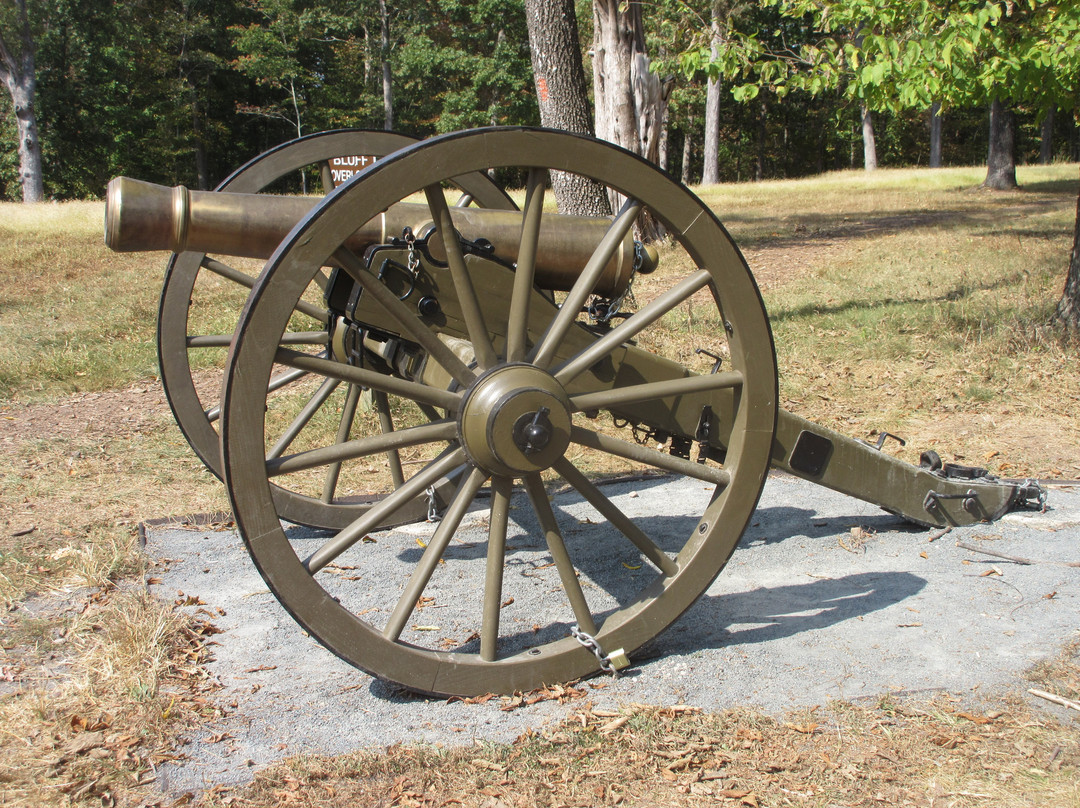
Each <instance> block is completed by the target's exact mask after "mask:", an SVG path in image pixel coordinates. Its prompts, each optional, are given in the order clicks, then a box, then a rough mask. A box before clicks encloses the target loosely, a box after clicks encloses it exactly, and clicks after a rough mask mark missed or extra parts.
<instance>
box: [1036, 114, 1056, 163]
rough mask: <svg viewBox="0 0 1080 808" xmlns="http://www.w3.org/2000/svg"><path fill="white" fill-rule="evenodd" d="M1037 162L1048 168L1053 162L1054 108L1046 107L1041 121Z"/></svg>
mask: <svg viewBox="0 0 1080 808" xmlns="http://www.w3.org/2000/svg"><path fill="white" fill-rule="evenodd" d="M1039 162H1040V163H1041V164H1042V165H1044V166H1048V165H1050V164H1051V163H1052V162H1054V108H1053V107H1047V109H1046V117H1044V118H1043V119H1042V131H1041V132H1040V137H1039Z"/></svg>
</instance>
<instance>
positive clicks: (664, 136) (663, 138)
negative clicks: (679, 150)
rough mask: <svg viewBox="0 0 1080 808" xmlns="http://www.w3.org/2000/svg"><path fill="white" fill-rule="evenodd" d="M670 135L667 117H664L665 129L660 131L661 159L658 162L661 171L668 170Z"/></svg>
mask: <svg viewBox="0 0 1080 808" xmlns="http://www.w3.org/2000/svg"><path fill="white" fill-rule="evenodd" d="M669 134H670V133H669V132H668V122H667V116H666V115H665V116H664V128H663V129H661V130H660V159H659V161H658V162H657V165H658V166H660V168H661V170H663V171H667V170H668V135H669Z"/></svg>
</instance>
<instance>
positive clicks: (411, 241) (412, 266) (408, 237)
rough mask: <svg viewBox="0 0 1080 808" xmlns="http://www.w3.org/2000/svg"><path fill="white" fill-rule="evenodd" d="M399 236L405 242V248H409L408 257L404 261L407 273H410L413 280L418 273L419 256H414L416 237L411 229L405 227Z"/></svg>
mask: <svg viewBox="0 0 1080 808" xmlns="http://www.w3.org/2000/svg"><path fill="white" fill-rule="evenodd" d="M401 235H402V237H403V238H404V240H405V246H406V247H408V248H409V257H408V259H407V260H406V264H407V265H408V268H409V272H410V273H412V276H413V278H415V277H416V275H417V273H418V272H419V271H420V256H419V255H417V254H416V235H415V234H414V233H413V231H412V228H411V227H406V228H405V230H404V231H403V232H402V234H401Z"/></svg>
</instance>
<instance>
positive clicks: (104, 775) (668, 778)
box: [0, 167, 1080, 808]
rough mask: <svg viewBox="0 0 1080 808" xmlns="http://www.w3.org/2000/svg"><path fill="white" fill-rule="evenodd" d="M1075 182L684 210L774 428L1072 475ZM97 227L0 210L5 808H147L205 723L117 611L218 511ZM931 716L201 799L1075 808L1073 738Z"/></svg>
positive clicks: (1019, 715)
mask: <svg viewBox="0 0 1080 808" xmlns="http://www.w3.org/2000/svg"><path fill="white" fill-rule="evenodd" d="M1075 173H1076V172H1075V167H1052V168H1050V169H1027V170H1022V171H1021V174H1020V176H1021V181H1022V182H1023V183H1024V184H1025V186H1026V187H1025V190H1023V191H1021V192H1017V193H1015V194H1006V195H988V194H985V193H981V192H974V191H971V190H970V188H971V187H973V186H974V185H976V184H977V182H978V181H979V179H980V178H979V176H978V172H974V171H963V170H958V171H944V172H889V171H882V172H879V173H878V174H877V175H874V176H872V177H866V176H864V175H862V174H846V175H831V176H828V177H825V178H822V179H820V180H816V181H806V182H799V183H764V184H760V185H754V186H751V185H742V186H735V187H723V188H716V189H704V190H703V194H704V196H705V198H706V199H707V200H708V201H709V202H710V203H711V204H712V205H713V206H714V207H715V208H716V210H717V211H718V213H719V215H720V216H721V218H722V219H723V220H724V221H725V222H726V223H727V224H728V225H729V227H730V228H731V230H732V232H733V234H734V235H735V237H736V239H737V241H739V243H740V244H742V245H743V246H744V248H745V249H746V251H747V255H748V259H749V261H750V264H751V266H752V267H753V268H754V270H755V273H756V274H757V277H758V279H759V282H760V284H761V286H762V288H763V290H764V295H765V298H766V304H767V307H768V309H769V312H770V315H771V317H772V322H773V326H774V331H775V335H776V342H777V347H778V362H779V366H780V372H781V380H782V385H783V394H784V401H783V404H784V406H786V407H788V408H789V409H792V410H793V411H795V412H797V413H798V414H801V415H804V416H807V417H809V418H811V419H814V420H818V421H821V422H822V423H824V424H826V425H828V426H832V427H834V428H837V429H838V430H840V431H841V432H844V433H847V434H851V435H855V436H857V437H866V436H869V435H872V434H874V432H875V431H876V430H879V429H887V430H888V431H890V432H897V433H899V434H901V435H904V436H905V437H908V438H910V441H909V444H908V447H907V448H905V449H904V450H903V451H902V452H901V453H902V454H904V455H905V456H907V457H909V458H911V459H914V458H915V457H917V454H918V452H919V451H920V450H921V449H923V448H929V447H935V448H938V449H939V451H941V452H942V455H943V457H945V459H947V460H950V459H957V460H960V461H961V462H973V463H978V464H988V465H990V467H991V468H992V469H993V470H995V471H998V472H1000V473H1003V474H1008V475H1016V476H1021V475H1028V474H1031V475H1038V476H1044V477H1045V476H1052V477H1063V476H1064V477H1077V476H1080V460H1078V458H1080V452H1078V451H1077V447H1078V446H1080V426H1078V424H1080V419H1077V418H1076V417H1075V416H1074V415H1073V411H1074V410H1076V409H1077V408H1076V407H1075V406H1070V405H1071V404H1073V402H1076V401H1080V381H1078V377H1077V374H1076V373H1075V368H1074V365H1075V357H1076V352H1077V346H1076V345H1075V343H1070V342H1068V341H1066V340H1063V338H1061V337H1060V336H1059V335H1058V334H1056V333H1055V332H1053V331H1052V330H1050V329H1048V328H1047V327H1046V321H1047V319H1048V315H1049V312H1050V310H1051V308H1052V306H1053V304H1054V303H1055V302H1056V299H1057V296H1058V295H1059V294H1060V289H1061V283H1062V280H1063V277H1064V268H1065V261H1066V260H1067V255H1068V246H1069V234H1070V233H1071V226H1072V216H1073V214H1074V211H1075V199H1076V185H1075ZM100 212H101V208H100V204H95V203H73V204H71V205H46V206H38V207H35V208H24V207H22V206H18V205H10V204H5V205H3V206H0V214H2V217H0V220H2V221H3V224H2V225H0V304H2V306H0V332H2V334H3V336H4V341H5V345H6V346H7V347H8V351H7V352H5V357H6V358H4V359H0V419H2V421H3V423H4V424H5V430H4V432H3V433H0V445H2V447H3V452H4V457H5V462H4V464H3V466H2V467H0V480H2V482H3V490H2V491H0V603H2V604H3V605H4V606H5V608H6V611H5V612H4V613H3V615H2V625H0V638H2V639H0V642H2V646H3V652H2V656H0V660H2V661H0V666H2V668H0V680H3V681H0V688H2V689H0V726H2V727H3V728H4V729H3V740H0V802H3V804H5V805H7V804H11V805H70V804H80V805H103V804H104V805H109V804H112V803H113V802H116V803H118V804H135V803H137V802H138V801H140V800H142V799H143V798H144V797H150V798H151V801H152V800H153V793H154V792H153V788H154V786H153V784H152V782H149V781H151V780H152V777H153V766H152V764H154V763H155V762H156V761H157V760H159V759H161V758H162V756H165V755H168V754H169V752H168V748H169V744H170V743H171V741H173V740H175V738H176V737H177V736H178V734H179V733H181V732H182V731H183V728H184V727H186V726H189V724H190V722H192V721H195V720H197V719H198V716H199V714H200V713H201V712H203V711H213V709H214V708H213V707H212V705H211V703H210V702H209V701H208V698H207V695H206V694H205V693H202V692H201V691H200V689H199V688H200V687H201V686H203V684H204V683H203V681H202V679H201V674H200V667H199V665H200V660H201V658H202V657H201V655H202V654H204V653H205V649H204V648H202V637H203V635H204V633H205V632H206V631H208V630H209V629H208V628H207V627H206V626H205V625H202V626H200V625H197V624H196V625H193V624H191V623H187V622H184V621H181V620H180V619H179V618H178V617H176V615H175V614H174V613H173V611H172V609H171V605H170V604H162V603H158V602H154V601H150V600H149V599H147V598H146V597H145V595H143V594H142V588H141V580H142V579H143V577H144V576H146V575H152V574H153V572H152V570H149V571H148V570H146V569H145V567H144V563H145V562H144V560H143V558H142V556H141V553H140V550H139V547H138V543H137V538H136V527H137V525H138V523H139V522H141V521H144V520H147V519H151V518H157V517H161V516H163V515H168V514H190V513H201V512H213V511H218V510H221V509H222V508H223V507H224V505H225V501H224V497H223V494H222V492H221V489H220V486H219V484H218V483H217V482H216V481H215V480H213V479H212V478H211V477H210V475H208V474H207V473H206V472H205V471H203V470H202V467H201V465H200V464H199V462H198V461H197V460H196V459H195V458H194V457H193V456H192V455H191V453H190V451H189V449H188V448H187V446H186V443H185V442H184V441H183V439H182V437H181V436H180V435H179V433H178V432H177V431H176V429H175V427H173V426H172V425H171V418H170V416H169V414H168V409H167V407H166V406H165V403H164V400H163V397H162V395H161V393H160V389H159V388H158V386H157V382H156V381H155V379H154V376H155V373H156V371H155V368H154V357H153V354H154V351H153V346H152V340H153V313H154V307H155V301H156V297H157V291H158V290H157V286H158V283H159V280H160V277H161V273H162V269H163V264H164V259H163V258H162V257H161V256H159V255H155V256H151V257H139V256H129V257H122V256H116V255H113V254H110V253H107V252H106V251H105V249H104V247H103V246H102V245H101V237H100ZM672 269H673V267H666V268H665V269H664V270H663V271H665V272H669V271H671V270H672ZM659 277H660V276H657V278H659ZM648 280H649V279H642V281H643V282H642V283H641V284H640V285H639V289H638V292H639V296H640V298H641V299H642V300H644V299H647V297H648V293H649V283H648ZM670 319H671V329H670V331H669V333H668V334H667V335H661V336H660V337H659V339H661V340H662V341H663V342H664V343H665V348H667V349H670V350H671V351H672V352H674V354H675V355H677V356H678V357H680V359H681V360H682V361H684V362H685V363H686V364H687V365H692V366H695V365H694V363H698V362H705V361H706V360H704V359H701V358H700V357H695V356H694V354H693V350H694V349H695V348H696V347H702V345H703V343H706V342H707V340H708V338H709V333H710V330H711V329H714V328H715V325H716V324H715V312H712V313H710V312H709V311H708V307H707V306H699V305H698V303H697V302H696V301H695V302H694V303H693V304H691V305H688V306H687V307H686V310H685V312H683V311H680V312H677V313H675V315H673V316H672V317H671V318H670ZM223 322H224V320H223ZM702 369H703V368H702ZM1077 670H1078V668H1077V662H1076V657H1075V650H1073V651H1071V652H1068V653H1066V654H1064V655H1063V656H1062V657H1061V659H1059V660H1056V661H1054V662H1052V663H1047V664H1046V665H1045V666H1043V668H1040V670H1039V671H1037V673H1036V674H1035V675H1036V676H1037V677H1038V682H1039V686H1041V687H1044V688H1045V689H1048V690H1052V691H1053V692H1057V693H1059V694H1061V695H1064V696H1066V697H1068V698H1073V699H1076V698H1077V695H1078V692H1077V684H1076V683H1077V681H1078V680H1077ZM958 710H959V708H957V707H956V706H955V705H953V704H951V703H950V702H949V701H948V699H947V698H944V697H943V698H942V699H940V700H937V701H935V702H932V703H926V704H906V705H898V704H892V703H888V702H885V703H882V704H878V705H860V706H851V705H833V706H831V707H830V708H829V709H828V710H819V711H817V712H816V713H813V714H806V715H798V716H790V717H788V718H786V719H782V720H775V719H772V718H768V717H764V716H761V715H754V714H747V713H724V714H721V715H717V716H701V715H693V714H688V713H685V712H672V711H668V712H665V711H662V710H659V709H657V708H634V709H633V710H628V712H630V713H632V715H631V716H630V717H629V718H628V719H627V721H626V722H625V723H623V724H622V725H621V726H620V727H618V728H617V729H612V730H610V731H604V729H603V727H604V726H605V725H610V724H611V723H612V722H613V721H616V720H618V717H614V716H605V715H598V714H596V713H595V712H591V711H590V710H588V709H587V708H584V707H583V708H582V709H581V710H580V711H579V713H580V715H579V717H578V719H577V720H576V722H575V721H571V722H569V723H568V724H567V725H565V726H563V727H559V728H555V729H553V730H552V731H551V732H548V733H545V735H542V736H535V737H530V738H523V739H522V740H521V741H520V742H519V743H518V744H515V745H511V746H506V747H490V748H484V749H482V750H460V749H458V750H436V749H417V748H404V747H402V748H395V749H392V750H390V751H389V752H388V753H387V754H385V755H383V754H366V755H360V756H353V757H348V758H343V759H335V760H300V761H293V762H291V763H289V764H287V765H285V766H282V767H278V768H275V769H273V770H270V771H268V772H266V773H264V774H263V775H261V776H260V778H259V779H258V781H257V782H256V783H255V784H254V785H253V786H252V787H251V788H250V789H248V790H245V791H241V792H230V793H227V794H221V793H219V794H208V795H206V796H205V801H207V802H208V803H221V804H230V803H229V802H228V801H229V800H232V803H231V804H237V805H249V804H250V805H262V804H285V803H287V802H301V803H305V802H306V803H309V804H313V805H318V804H330V803H331V802H333V804H335V805H339V804H348V803H350V802H357V803H363V802H365V801H366V802H371V803H376V802H380V801H381V802H384V803H385V804H398V805H410V804H412V805H423V804H439V802H440V801H449V802H450V803H454V802H455V801H456V800H460V801H462V802H463V803H464V804H482V803H483V802H484V801H485V800H487V801H488V805H489V806H491V807H492V808H493V807H494V806H496V805H498V804H499V802H500V801H501V802H502V803H503V804H506V805H511V804H525V805H533V804H536V805H547V804H559V803H561V804H605V803H614V802H616V801H617V799H618V798H619V797H621V798H622V799H621V802H620V804H624V805H644V804H660V805H684V804H696V803H699V802H719V803H720V804H731V805H737V804H739V803H743V804H755V803H757V804H761V805H783V804H793V805H878V804H903V803H904V802H905V801H906V802H909V803H912V804H918V805H932V806H936V808H941V807H942V806H951V805H955V806H957V807H958V808H963V806H967V805H1027V804H1039V805H1069V804H1078V802H1080V796H1078V794H1077V786H1076V782H1077V777H1076V767H1077V754H1078V753H1077V747H1076V744H1077V732H1076V728H1075V727H1076V725H1075V724H1068V723H1065V722H1064V721H1063V722H1060V723H1059V722H1057V721H1055V720H1052V719H1050V718H1047V717H1046V715H1044V714H1036V713H1031V712H1029V711H1027V710H1026V708H1024V707H1023V705H1021V704H1020V703H1009V704H1005V705H1004V706H991V707H990V713H991V714H992V713H994V712H996V711H998V710H1003V712H1002V713H1001V714H1000V715H997V716H995V717H993V718H991V719H989V720H987V721H985V722H984V721H983V720H982V719H984V718H986V715H984V714H979V715H976V714H974V713H972V714H970V715H969V716H965V715H964V714H963V711H958ZM811 725H816V726H814V727H813V728H812V730H810V731H805V730H806V729H807V728H808V727H810V726H811ZM793 727H794V728H793ZM799 727H801V728H802V729H803V730H804V731H800V730H799ZM691 747H693V748H691ZM697 747H701V748H700V749H697ZM684 750H688V751H687V752H686V753H685V754H681V755H679V756H678V757H670V756H667V757H666V756H665V755H674V754H675V753H678V752H683V751H684ZM680 760H682V761H683V762H682V763H680V762H679V761H680ZM481 761H484V762H481ZM552 761H554V762H552ZM434 764H438V765H434ZM488 764H490V765H488ZM672 764H675V765H672ZM590 772H606V773H607V774H590ZM665 772H667V774H665ZM552 785H554V789H553V788H552ZM984 795H985V796H984ZM170 801H171V800H165V801H162V802H161V804H169V802H170Z"/></svg>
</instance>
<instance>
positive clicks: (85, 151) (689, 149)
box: [0, 0, 1080, 200]
mask: <svg viewBox="0 0 1080 808" xmlns="http://www.w3.org/2000/svg"><path fill="white" fill-rule="evenodd" d="M19 5H20V4H19V3H14V4H12V3H8V2H5V3H3V4H2V5H0V32H3V33H4V34H5V36H6V38H7V41H8V45H9V49H11V50H12V51H15V50H16V49H17V46H18V41H19V37H18V20H17V7H18V6H19ZM713 5H714V3H710V2H707V1H706V0H685V1H684V2H668V0H658V2H656V3H652V4H649V5H647V6H645V7H643V15H642V17H643V22H644V25H645V29H646V30H645V34H646V38H647V43H648V50H649V53H650V54H651V56H652V58H653V62H654V65H658V66H659V67H660V71H659V73H658V75H660V77H661V81H662V82H663V83H664V86H665V89H666V90H667V91H668V92H669V93H670V95H669V96H668V104H667V116H666V120H665V124H664V127H663V134H662V137H661V143H660V163H661V165H662V166H664V167H665V168H666V169H667V170H668V171H669V172H670V173H671V174H673V175H674V176H675V177H677V178H680V179H682V180H683V181H685V182H689V183H698V182H700V181H701V180H702V176H703V174H702V172H703V145H704V134H703V133H704V127H705V107H706V82H707V80H706V74H705V72H704V70H697V71H693V70H691V71H687V70H685V69H679V59H680V56H681V55H683V54H685V53H686V52H687V50H688V49H691V48H693V47H695V46H696V45H697V44H698V43H697V42H695V38H705V39H706V40H707V37H708V33H709V24H710V13H711V10H712V8H711V7H712V6H713ZM729 5H731V4H729ZM591 6H592V3H591V0H579V2H578V14H577V18H578V23H579V31H580V41H581V50H582V53H583V55H584V58H585V60H586V74H587V75H588V74H589V73H590V70H589V68H588V64H589V59H590V47H591V45H592V41H593V32H592V19H593V17H592V13H591ZM735 6H736V8H735V9H734V10H733V16H732V19H733V22H734V24H735V25H736V26H737V27H738V28H740V29H742V30H746V31H753V32H756V33H757V34H759V35H760V36H761V38H762V39H763V40H766V41H768V42H771V43H772V45H773V47H774V49H775V50H776V51H778V52H780V51H785V50H786V51H790V52H794V51H796V50H798V49H799V47H800V45H802V44H804V43H812V42H814V41H816V39H817V38H818V37H820V31H818V30H816V28H815V26H814V23H813V19H812V17H809V16H808V17H803V18H798V17H790V16H781V15H780V13H779V12H778V11H777V9H776V8H775V7H773V6H766V7H762V5H759V4H758V3H753V2H750V3H739V4H735ZM27 7H28V9H29V22H30V33H31V35H32V38H33V45H34V56H35V64H36V67H35V73H36V80H37V87H36V94H35V109H36V115H37V121H38V127H39V132H40V140H41V148H42V163H43V167H44V170H43V175H44V191H45V196H46V197H47V198H53V199H82V198H96V197H100V196H101V195H102V193H103V192H104V188H105V184H106V183H107V182H108V180H109V179H110V178H111V177H113V176H116V175H120V174H126V175H131V176H136V177H139V178H141V179H146V180H150V181H155V182H160V183H165V184H184V185H188V186H190V187H195V188H211V187H213V186H214V185H216V184H217V183H218V182H219V181H221V180H222V179H223V178H224V177H226V176H227V175H228V174H229V173H230V172H231V171H232V170H233V169H234V168H236V167H237V166H239V165H241V164H242V163H243V162H245V161H246V160H248V159H250V158H251V157H253V156H255V155H256V154H258V153H260V152H262V151H264V150H266V149H267V148H269V147H271V146H274V145H277V144H278V143H281V142H283V141H286V140H289V139H291V138H293V137H297V136H299V135H301V134H309V133H312V132H317V131H321V130H326V129H336V128H342V127H361V128H373V129H382V128H393V129H395V130H397V131H400V132H403V133H406V134H411V135H415V136H426V135H431V134H435V133H439V132H447V131H454V130H459V129H464V128H469V127H475V126H485V125H497V124H510V125H535V124H539V122H540V115H539V112H538V109H537V101H536V87H535V85H534V83H533V72H532V66H531V64H530V53H529V37H528V31H527V27H526V17H525V8H524V5H523V4H522V2H521V1H520V0H410V2H409V3H407V4H397V7H390V6H389V5H388V4H387V3H386V0H352V1H351V2H336V0H317V1H316V2H305V3H298V2H294V1H293V0H213V2H211V0H154V1H153V2H150V0H31V2H29V3H28V4H27ZM741 83H742V82H738V81H737V82H733V83H732V85H731V87H729V88H727V89H728V91H726V92H721V93H720V94H719V99H720V105H721V109H720V115H719V119H720V137H719V140H718V154H717V168H718V171H717V177H718V179H719V180H721V181H739V180H747V179H768V178H784V177H797V176H803V175H807V174H814V173H820V172H823V171H829V170H836V169H844V168H850V167H857V166H862V165H863V164H864V149H863V139H864V109H863V106H862V104H861V102H860V99H858V98H856V97H853V96H852V95H851V94H850V93H846V92H844V90H843V88H841V87H837V88H836V89H830V90H826V91H823V92H817V93H816V94H813V95H812V94H811V93H810V92H808V91H806V90H803V89H799V88H794V89H791V90H790V91H789V92H786V93H784V94H780V93H777V92H773V91H772V90H770V88H769V87H768V86H767V85H765V86H763V89H762V90H761V91H760V92H757V93H755V94H753V96H752V97H751V96H750V95H749V94H746V93H739V92H738V90H737V85H739V84H741ZM731 89H736V92H735V93H732V92H731V91H730V90H731ZM988 111H989V109H988V106H986V105H977V106H970V107H963V106H959V105H956V106H952V107H948V108H946V109H945V110H944V114H943V115H942V118H941V121H942V137H941V144H942V145H941V160H942V164H945V165H950V164H951V165H972V164H979V163H984V162H985V161H986V157H987V140H988ZM12 112H13V110H12V101H11V97H10V96H9V94H8V93H3V94H0V199H10V200H15V199H19V198H21V195H22V194H21V189H20V183H19V158H18V154H17V132H16V126H15V116H14V115H13V114H12ZM1014 112H1015V115H1016V122H1017V130H1016V151H1015V154H1016V160H1017V162H1018V163H1030V162H1049V161H1051V160H1055V159H1063V160H1076V159H1078V157H1080V129H1078V128H1077V126H1076V124H1075V120H1074V117H1073V116H1072V115H1063V114H1059V115H1056V116H1055V115H1054V114H1053V109H1052V108H1051V107H1048V106H1046V105H1042V106H1040V105H1037V104H1036V105H1023V104H1020V105H1017V106H1015V107H1014ZM930 121H931V116H930V110H929V109H917V108H916V109H908V110H906V111H897V110H893V111H890V110H881V111H875V112H874V117H873V127H874V134H875V140H876V160H877V162H878V163H879V164H880V165H883V166H900V165H903V166H914V165H927V164H928V162H929V159H930V128H931V124H930Z"/></svg>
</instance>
